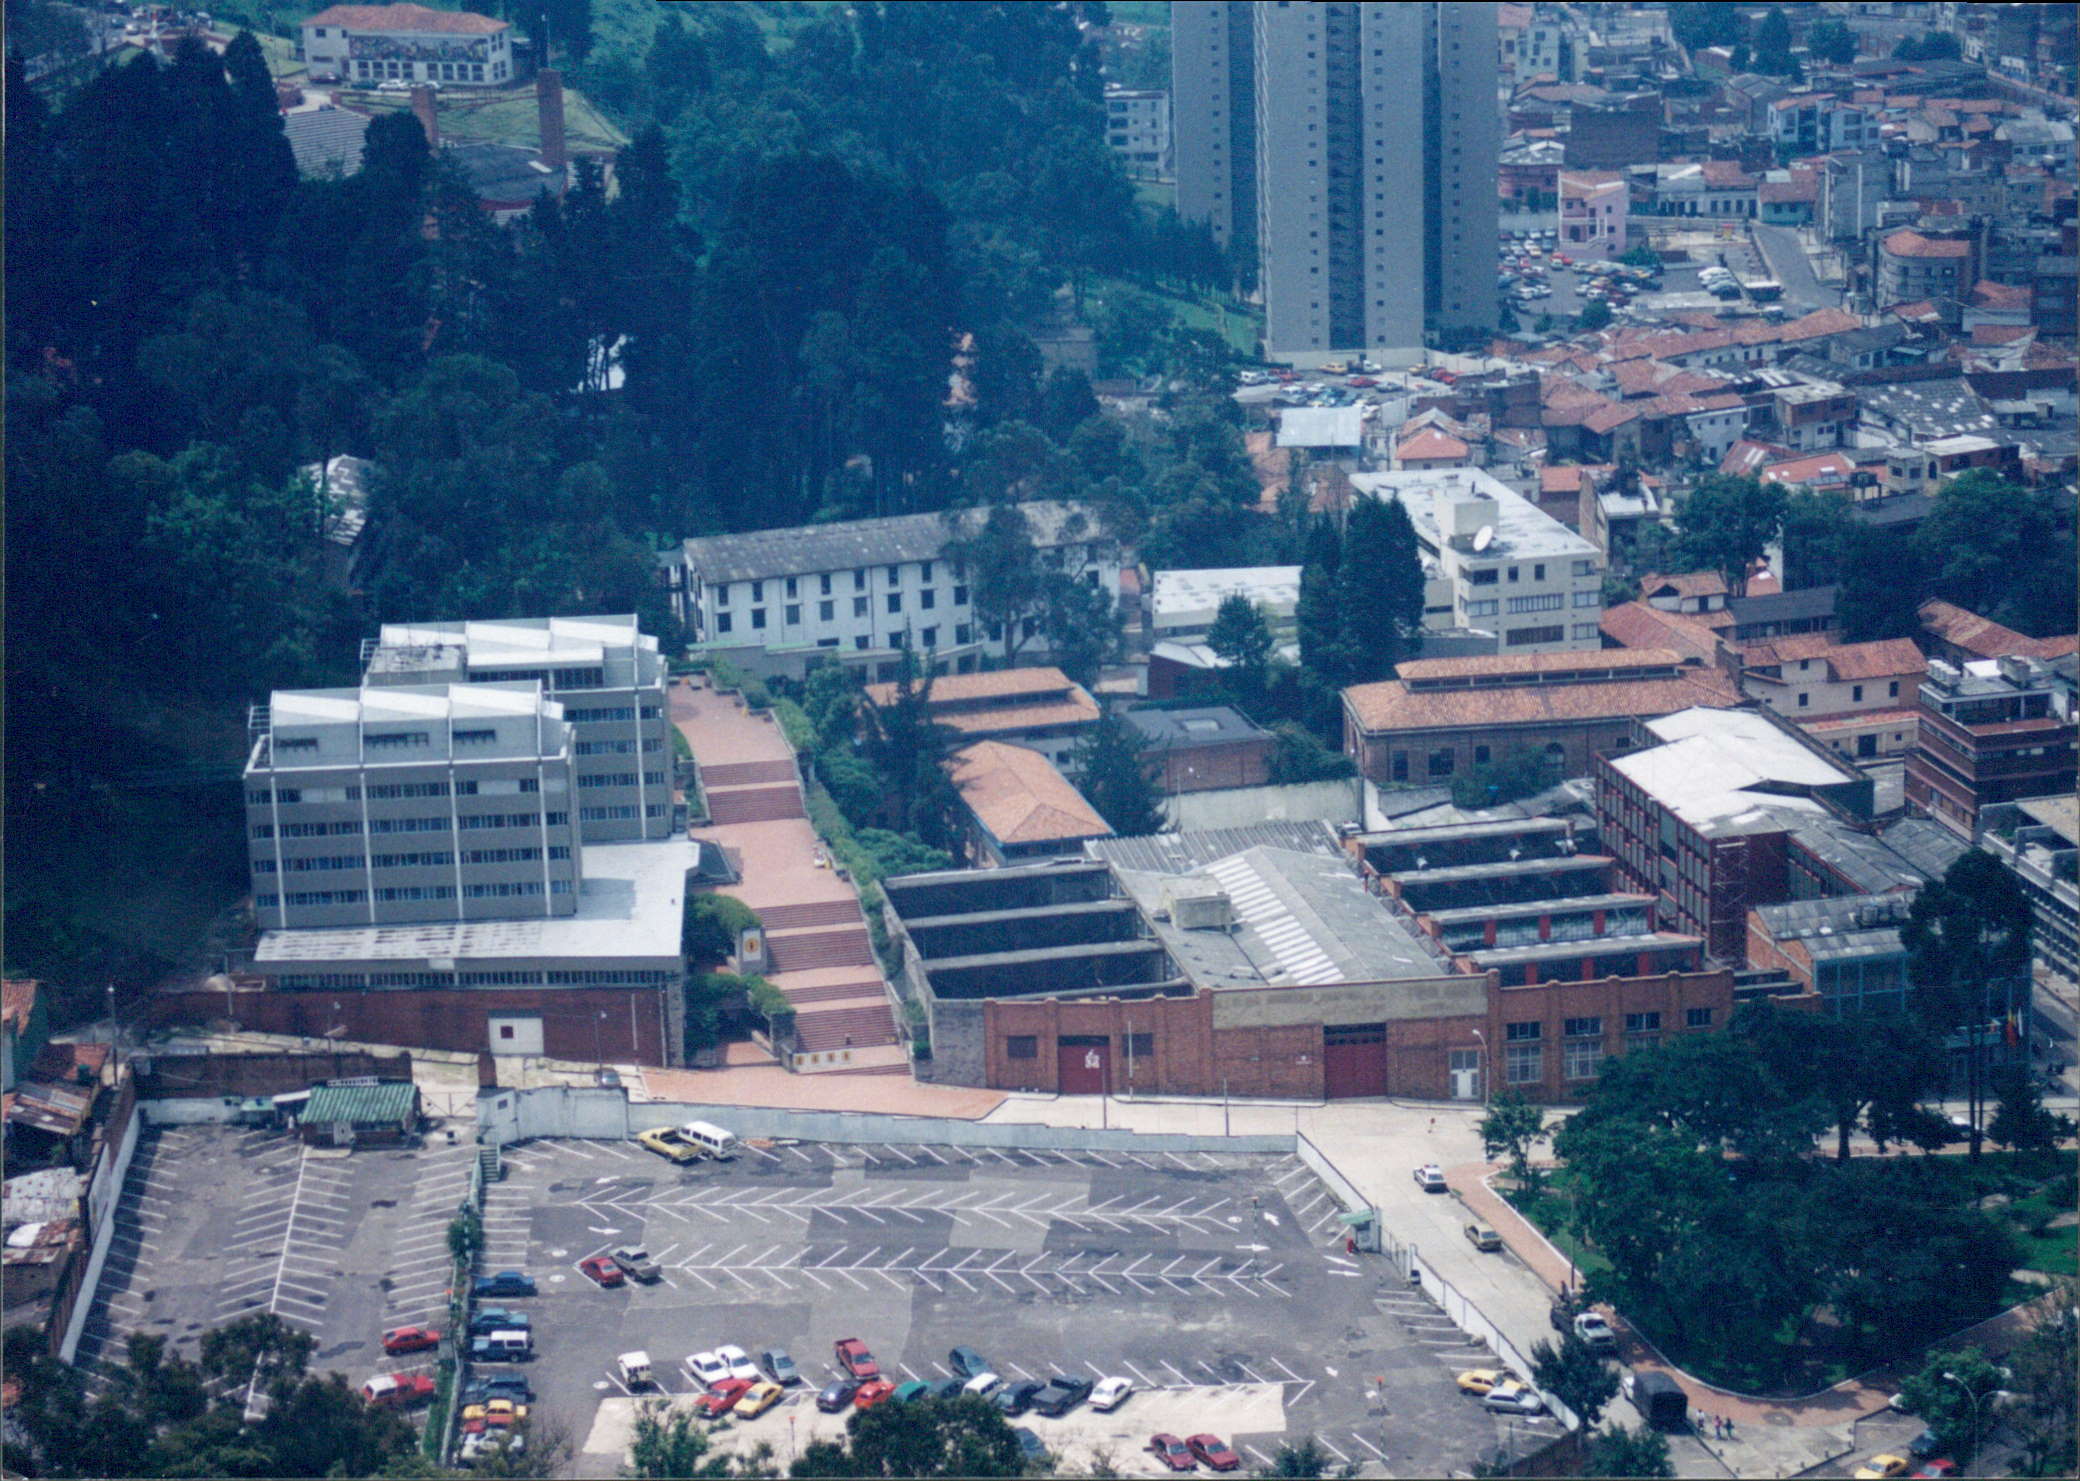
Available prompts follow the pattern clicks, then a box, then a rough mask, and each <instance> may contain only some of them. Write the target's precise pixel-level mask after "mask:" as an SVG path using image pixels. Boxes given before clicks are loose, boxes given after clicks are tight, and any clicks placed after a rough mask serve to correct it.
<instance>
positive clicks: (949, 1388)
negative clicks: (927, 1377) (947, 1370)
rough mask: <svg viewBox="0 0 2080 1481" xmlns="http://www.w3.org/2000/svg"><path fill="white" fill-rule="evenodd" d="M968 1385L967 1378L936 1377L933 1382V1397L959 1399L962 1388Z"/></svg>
mask: <svg viewBox="0 0 2080 1481" xmlns="http://www.w3.org/2000/svg"><path fill="white" fill-rule="evenodd" d="M967 1386H968V1380H967V1379H965V1378H934V1379H933V1380H932V1382H931V1390H932V1397H933V1398H935V1399H958V1398H959V1397H960V1396H961V1390H962V1389H965V1388H966V1387H967Z"/></svg>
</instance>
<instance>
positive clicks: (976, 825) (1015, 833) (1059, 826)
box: [949, 741, 1112, 868]
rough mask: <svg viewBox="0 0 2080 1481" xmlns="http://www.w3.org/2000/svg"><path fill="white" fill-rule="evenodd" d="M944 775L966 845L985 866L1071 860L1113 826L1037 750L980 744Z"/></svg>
mask: <svg viewBox="0 0 2080 1481" xmlns="http://www.w3.org/2000/svg"><path fill="white" fill-rule="evenodd" d="M949 773H950V775H951V776H952V778H953V785H954V788H955V790H957V791H958V792H959V793H960V797H961V805H962V807H963V808H965V809H966V811H967V815H968V846H969V852H970V855H971V857H972V858H973V860H974V862H975V863H977V864H979V865H981V866H983V867H985V868H1002V867H1005V866H1008V865H1014V864H1030V863H1033V862H1035V861H1039V860H1045V859H1049V858H1054V857H1058V856H1060V855H1064V854H1076V853H1079V852H1081V851H1082V848H1083V844H1084V842H1085V840H1087V839H1092V838H1109V837H1111V836H1112V826H1111V824H1109V823H1107V822H1106V821H1105V820H1104V819H1103V818H1101V817H1099V816H1098V813H1097V810H1096V809H1095V808H1093V807H1092V806H1091V805H1090V803H1089V802H1088V801H1087V800H1085V798H1084V796H1083V794H1082V793H1081V792H1079V791H1077V790H1076V788H1074V787H1073V786H1071V785H1070V784H1069V781H1068V779H1067V778H1066V777H1064V776H1063V775H1062V774H1061V772H1060V771H1058V770H1057V769H1056V768H1055V766H1054V765H1053V763H1051V762H1050V761H1049V760H1048V759H1047V758H1046V757H1045V756H1043V755H1041V754H1040V753H1039V752H1038V751H1035V750H1030V749H1028V748H1027V747H1025V746H1012V745H1006V744H1004V743H1003V742H1002V741H979V742H977V743H976V744H974V745H971V746H964V747H963V748H961V749H960V750H958V751H956V752H954V753H953V756H952V757H951V758H950V761H949Z"/></svg>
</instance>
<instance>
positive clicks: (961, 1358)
mask: <svg viewBox="0 0 2080 1481" xmlns="http://www.w3.org/2000/svg"><path fill="white" fill-rule="evenodd" d="M946 1366H947V1367H949V1368H951V1369H953V1371H954V1372H956V1373H958V1374H960V1376H961V1377H963V1378H980V1377H981V1376H982V1375H983V1374H985V1373H989V1372H992V1371H994V1370H992V1369H991V1367H990V1365H989V1359H988V1358H985V1357H984V1356H983V1355H982V1354H981V1353H979V1352H977V1351H976V1350H975V1349H974V1348H972V1347H956V1348H955V1349H954V1350H953V1351H952V1352H950V1353H948V1354H947V1355H946Z"/></svg>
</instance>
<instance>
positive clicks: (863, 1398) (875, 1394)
mask: <svg viewBox="0 0 2080 1481" xmlns="http://www.w3.org/2000/svg"><path fill="white" fill-rule="evenodd" d="M895 1391H896V1386H895V1385H894V1384H892V1383H890V1382H889V1381H888V1380H887V1379H886V1378H869V1379H868V1380H867V1381H866V1382H865V1383H863V1384H861V1385H860V1386H859V1392H858V1393H856V1394H854V1395H853V1396H852V1407H853V1408H855V1409H871V1408H873V1407H874V1406H875V1405H876V1404H880V1403H885V1402H886V1401H887V1399H888V1396H889V1395H890V1394H892V1393H894V1392H895Z"/></svg>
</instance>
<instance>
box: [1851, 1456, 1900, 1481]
mask: <svg viewBox="0 0 2080 1481" xmlns="http://www.w3.org/2000/svg"><path fill="white" fill-rule="evenodd" d="M1912 1465H1913V1462H1912V1461H1910V1460H1908V1459H1907V1458H1906V1457H1905V1456H1904V1455H1874V1456H1872V1457H1871V1458H1870V1459H1869V1460H1867V1461H1865V1462H1864V1463H1863V1464H1862V1465H1860V1466H1858V1467H1857V1468H1856V1469H1855V1471H1854V1472H1852V1473H1851V1474H1853V1475H1854V1476H1855V1478H1856V1481H1884V1478H1886V1477H1888V1476H1904V1475H1906V1474H1907V1470H1908V1468H1909V1467H1911V1466H1912Z"/></svg>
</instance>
